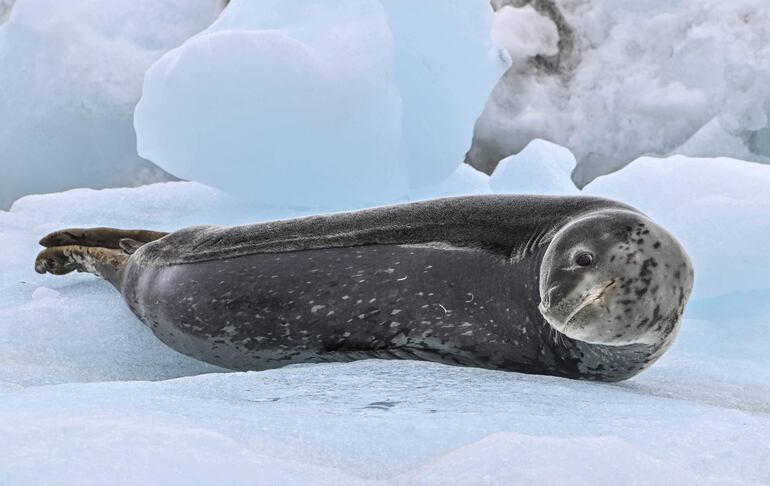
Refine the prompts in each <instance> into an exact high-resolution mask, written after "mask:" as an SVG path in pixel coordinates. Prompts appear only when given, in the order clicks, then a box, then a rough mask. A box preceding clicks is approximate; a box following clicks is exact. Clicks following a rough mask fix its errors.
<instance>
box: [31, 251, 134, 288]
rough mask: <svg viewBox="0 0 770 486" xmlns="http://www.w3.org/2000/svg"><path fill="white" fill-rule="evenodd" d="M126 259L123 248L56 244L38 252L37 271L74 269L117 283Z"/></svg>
mask: <svg viewBox="0 0 770 486" xmlns="http://www.w3.org/2000/svg"><path fill="white" fill-rule="evenodd" d="M126 261H128V254H126V252H124V251H122V250H114V249H111V248H100V247H94V246H81V245H65V246H55V247H52V248H46V249H45V250H43V251H41V252H40V253H38V255H37V258H36V259H35V271H36V272H37V273H51V274H53V275H65V274H68V273H70V272H73V271H77V272H87V273H93V274H94V275H97V276H99V277H102V278H103V279H105V280H107V281H109V282H110V283H112V284H113V285H116V284H117V281H118V273H119V272H120V270H121V269H122V268H123V267H124V266H125V265H126Z"/></svg>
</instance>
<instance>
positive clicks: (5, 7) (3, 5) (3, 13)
mask: <svg viewBox="0 0 770 486" xmlns="http://www.w3.org/2000/svg"><path fill="white" fill-rule="evenodd" d="M13 4H14V0H0V24H2V23H3V22H5V21H6V19H7V18H8V16H9V15H11V9H12V8H13Z"/></svg>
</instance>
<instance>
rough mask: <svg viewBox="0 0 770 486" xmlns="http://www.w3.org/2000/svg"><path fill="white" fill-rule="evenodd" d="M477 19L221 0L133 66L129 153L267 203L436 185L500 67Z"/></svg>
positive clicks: (471, 8)
mask: <svg viewBox="0 0 770 486" xmlns="http://www.w3.org/2000/svg"><path fill="white" fill-rule="evenodd" d="M427 18H430V19H431V20H430V22H426V21H425V19H427ZM491 23H492V10H491V8H490V6H489V4H488V2H487V1H486V0H474V1H473V2H468V1H467V0H453V1H447V0H426V1H421V2H419V8H417V7H416V5H415V3H414V2H411V1H408V0H383V1H382V2H380V1H379V0H323V1H314V2H304V3H303V2H299V3H298V2H286V1H283V0H267V1H260V2H252V1H248V0H234V1H233V2H231V3H230V5H229V6H228V7H227V9H225V11H224V12H223V14H222V16H221V17H220V18H219V19H218V20H217V21H216V22H215V23H214V24H213V25H212V26H211V27H209V28H208V29H207V30H206V31H204V32H202V33H201V34H199V35H197V36H195V37H193V38H192V39H190V40H188V41H187V42H185V44H184V45H182V46H181V47H179V48H177V49H174V50H172V51H170V52H169V53H167V54H166V55H164V56H163V57H162V58H161V59H160V60H159V61H158V62H157V63H156V64H154V65H153V66H152V68H150V70H149V71H148V72H147V75H146V77H145V82H144V89H143V94H142V98H141V100H140V102H139V104H138V105H137V108H136V113H135V119H134V122H135V127H136V132H137V137H138V150H139V154H140V155H142V156H143V157H145V158H147V159H149V160H152V161H153V162H155V163H157V164H158V165H160V166H161V167H163V168H164V169H166V170H168V171H169V172H171V173H173V174H175V175H177V176H179V177H182V178H184V179H189V180H194V181H197V182H201V183H205V184H208V185H211V186H214V187H218V188H220V189H223V190H226V191H228V192H229V193H231V194H234V195H236V196H238V197H239V198H241V199H244V200H248V201H257V202H260V203H269V204H276V205H292V206H310V205H312V206H322V207H327V208H331V207H333V208H337V209H339V208H343V207H353V206H356V205H361V204H372V203H382V202H388V201H393V200H396V199H398V198H400V197H404V196H405V195H406V194H407V193H409V192H412V191H416V190H420V189H421V188H422V187H425V186H430V185H434V184H439V183H441V182H442V181H443V180H444V179H445V178H447V177H448V176H449V175H450V174H451V173H452V172H453V171H454V170H456V169H457V167H458V166H459V165H460V163H461V162H462V160H463V158H464V155H465V152H466V150H467V148H468V146H469V145H470V142H471V133H472V127H473V123H474V121H475V119H476V118H477V117H478V114H479V113H481V110H482V109H483V106H484V103H485V102H486V99H487V97H488V95H489V92H490V91H491V89H492V87H493V86H494V83H495V82H496V81H497V79H498V78H499V76H500V75H501V74H502V71H503V69H504V67H505V62H506V59H505V58H504V57H500V53H501V52H502V51H501V50H500V49H499V48H493V47H492V41H491V39H490V29H491ZM329 25H334V28H333V29H330V28H329ZM289 187H291V190H288V188H289Z"/></svg>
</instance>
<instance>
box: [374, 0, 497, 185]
mask: <svg viewBox="0 0 770 486" xmlns="http://www.w3.org/2000/svg"><path fill="white" fill-rule="evenodd" d="M382 4H383V6H384V7H385V10H386V13H387V17H388V25H389V27H390V30H391V32H392V37H393V45H394V61H393V62H394V64H393V82H394V83H395V85H396V87H397V89H398V92H399V94H400V96H401V100H402V114H401V157H402V160H403V161H402V163H403V164H405V166H406V169H407V172H408V174H409V176H410V185H411V186H412V187H416V186H417V187H419V186H421V185H423V184H431V183H432V184H435V183H439V182H440V181H442V180H443V179H444V178H446V177H447V176H448V175H449V174H450V173H452V172H453V171H454V170H455V169H456V168H457V166H458V164H459V163H460V162H462V160H463V158H464V156H465V152H466V151H467V150H468V147H470V144H471V138H472V135H473V124H474V122H475V121H476V118H478V116H479V114H480V113H481V112H482V110H483V109H484V104H485V103H486V101H487V98H488V97H489V93H490V91H491V90H492V88H493V87H494V85H495V83H496V82H497V80H498V79H499V78H500V76H501V75H502V74H503V71H504V68H505V67H506V64H507V63H508V62H509V60H508V59H507V57H505V56H501V54H502V53H503V52H504V51H501V49H500V48H499V47H497V46H495V45H493V44H492V39H491V37H490V31H491V29H492V18H493V15H492V9H491V8H490V6H489V2H488V1H487V0H470V1H469V0H421V1H420V2H419V3H416V2H414V1H413V0H382ZM418 5H419V7H418Z"/></svg>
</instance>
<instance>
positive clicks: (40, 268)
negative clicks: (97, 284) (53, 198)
mask: <svg viewBox="0 0 770 486" xmlns="http://www.w3.org/2000/svg"><path fill="white" fill-rule="evenodd" d="M167 234H168V233H161V232H157V231H148V230H118V229H113V228H92V229H79V228H74V229H66V230H61V231H56V232H54V233H51V234H49V235H46V236H45V237H43V239H41V240H40V244H41V245H42V246H45V247H46V249H45V250H43V251H41V252H40V253H39V254H38V255H37V258H36V259H35V271H37V272H38V273H51V274H54V275H66V274H68V273H70V272H74V271H77V272H87V273H92V274H94V275H97V276H99V277H101V278H103V279H105V280H107V281H108V282H110V283H111V284H113V285H114V286H116V287H117V286H118V284H119V280H120V271H121V270H122V269H123V267H125V265H126V262H127V261H128V258H129V256H130V255H131V254H132V253H134V252H135V251H136V250H138V249H139V248H140V247H142V245H145V244H147V243H149V242H151V241H155V240H157V239H160V238H162V237H164V236H166V235H167Z"/></svg>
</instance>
